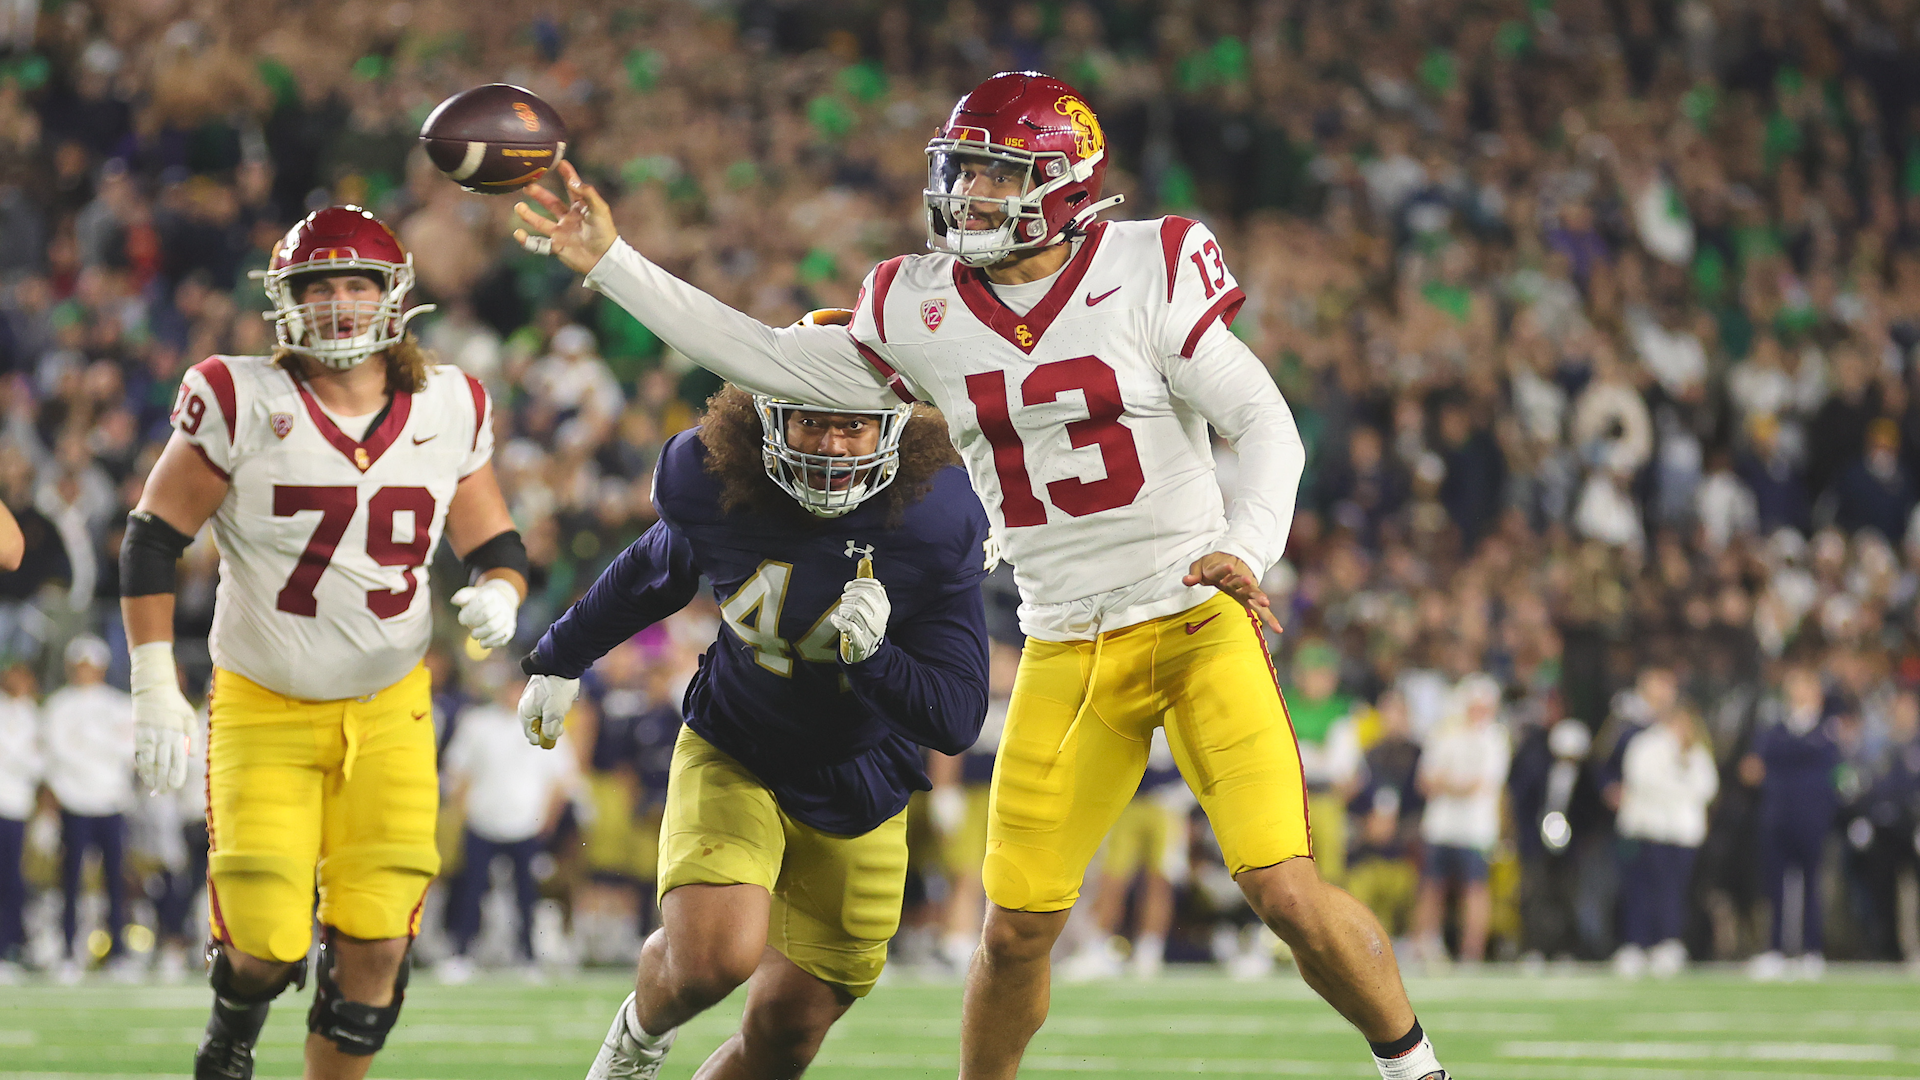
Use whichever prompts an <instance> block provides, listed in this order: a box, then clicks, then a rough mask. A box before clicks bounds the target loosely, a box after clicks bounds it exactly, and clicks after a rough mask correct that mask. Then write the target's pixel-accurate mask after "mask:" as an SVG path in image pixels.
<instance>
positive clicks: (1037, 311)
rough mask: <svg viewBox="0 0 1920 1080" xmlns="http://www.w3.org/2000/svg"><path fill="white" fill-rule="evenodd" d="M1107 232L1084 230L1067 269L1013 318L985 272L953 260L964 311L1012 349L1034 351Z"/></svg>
mask: <svg viewBox="0 0 1920 1080" xmlns="http://www.w3.org/2000/svg"><path fill="white" fill-rule="evenodd" d="M1106 232H1107V223H1106V222H1104V221H1102V222H1097V223H1095V224H1094V226H1093V227H1092V228H1090V229H1088V230H1087V239H1086V242H1085V243H1083V244H1081V245H1080V250H1079V251H1077V252H1075V253H1074V255H1073V258H1072V260H1070V261H1069V262H1068V263H1067V268H1066V269H1065V270H1064V271H1062V272H1061V274H1060V276H1059V278H1058V279H1056V280H1055V281H1054V283H1053V287H1052V288H1050V289H1048V290H1047V295H1045V296H1043V297H1041V298H1040V302H1039V303H1038V304H1035V305H1034V306H1033V310H1032V311H1029V312H1027V313H1026V314H1025V315H1015V314H1014V313H1013V309H1012V308H1010V307H1008V306H1007V305H1005V304H1003V303H1001V302H1000V298H999V297H997V296H995V295H994V294H993V290H992V289H990V288H988V287H987V277H986V274H985V272H984V271H981V270H979V269H977V268H975V267H971V266H968V265H967V264H966V263H963V262H959V261H957V260H956V261H955V262H954V264H953V283H954V285H955V287H957V288H958V289H959V290H960V299H962V300H964V301H966V302H967V309H968V310H969V311H972V312H973V317H974V318H976V319H979V320H980V321H981V322H983V323H986V324H987V325H988V326H989V327H991V328H993V331H994V332H995V333H997V334H999V335H1000V336H1001V337H1003V338H1006V339H1007V341H1008V342H1010V343H1011V344H1012V345H1013V347H1014V348H1016V349H1019V350H1020V351H1021V352H1023V353H1031V352H1033V347H1034V346H1035V345H1038V344H1040V339H1041V338H1042V337H1044V336H1045V335H1046V333H1047V327H1049V326H1052V325H1053V320H1054V318H1055V317H1056V316H1058V315H1059V314H1060V309H1061V308H1064V307H1066V306H1067V301H1068V300H1071V299H1073V294H1074V293H1075V292H1077V291H1079V288H1080V279H1082V278H1084V277H1086V276H1087V268H1088V267H1090V266H1092V265H1093V253H1094V252H1096V251H1098V250H1100V238H1101V237H1103V236H1105V235H1106Z"/></svg>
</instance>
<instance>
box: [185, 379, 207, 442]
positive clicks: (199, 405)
mask: <svg viewBox="0 0 1920 1080" xmlns="http://www.w3.org/2000/svg"><path fill="white" fill-rule="evenodd" d="M182 389H183V390H184V389H185V388H184V387H182ZM180 410H181V411H182V412H184V413H186V414H187V419H186V422H185V423H183V424H181V425H180V430H181V431H184V432H186V433H187V434H188V435H198V434H200V424H201V422H203V421H204V420H206V418H207V403H206V402H205V401H202V400H201V399H200V395H199V394H195V393H192V392H188V393H187V394H186V400H185V401H182V402H181V403H180Z"/></svg>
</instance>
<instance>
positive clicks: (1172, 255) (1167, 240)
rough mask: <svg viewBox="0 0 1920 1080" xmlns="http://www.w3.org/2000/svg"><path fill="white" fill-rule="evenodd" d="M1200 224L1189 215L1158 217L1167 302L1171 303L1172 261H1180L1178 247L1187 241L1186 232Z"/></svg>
mask: <svg viewBox="0 0 1920 1080" xmlns="http://www.w3.org/2000/svg"><path fill="white" fill-rule="evenodd" d="M1198 224H1200V223H1199V222H1197V221H1195V220H1193V219H1192V218H1190V217H1175V216H1173V215H1171V214H1170V215H1168V216H1166V217H1163V218H1161V219H1160V250H1161V251H1162V252H1163V253H1164V254H1165V255H1166V257H1167V303H1169V304H1171V303H1173V275H1174V265H1173V264H1174V263H1177V262H1179V261H1180V248H1181V247H1182V246H1184V245H1185V244H1186V242H1187V232H1188V230H1190V229H1192V228H1193V227H1194V226H1195V225H1198Z"/></svg>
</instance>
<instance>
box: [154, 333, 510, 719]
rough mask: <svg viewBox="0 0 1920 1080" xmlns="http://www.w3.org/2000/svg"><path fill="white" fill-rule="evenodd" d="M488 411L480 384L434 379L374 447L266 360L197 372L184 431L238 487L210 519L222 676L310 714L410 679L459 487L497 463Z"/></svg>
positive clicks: (188, 391)
mask: <svg viewBox="0 0 1920 1080" xmlns="http://www.w3.org/2000/svg"><path fill="white" fill-rule="evenodd" d="M490 409H491V406H490V404H489V402H488V400H487V393H486V390H485V389H484V388H482V387H481V385H480V383H479V382H478V381H476V380H475V379H473V377H472V376H469V375H465V374H463V373H462V372H461V371H460V370H459V369H457V368H454V367H451V366H446V365H441V366H436V367H431V368H429V369H428V370H427V383H426V387H425V389H423V390H421V391H420V392H418V393H404V392H403V393H397V394H395V395H393V399H392V402H391V404H389V405H388V407H387V409H386V411H385V412H384V413H383V414H381V415H380V416H379V417H378V418H377V422H376V423H374V424H373V425H372V427H371V428H370V429H369V430H367V431H365V432H364V435H363V434H362V433H360V432H347V431H342V430H341V428H340V427H339V425H337V424H335V423H334V421H333V419H332V418H330V417H329V416H328V415H327V413H326V412H325V411H324V410H323V409H322V408H321V407H320V403H319V401H318V400H317V399H316V398H315V397H314V395H313V393H312V391H311V390H309V389H308V388H307V387H305V386H304V385H302V384H301V383H299V382H297V381H296V380H295V379H294V378H293V377H292V376H291V375H290V374H289V373H288V372H287V371H286V370H285V369H283V368H281V367H279V366H277V365H275V364H274V363H273V362H272V361H271V360H270V359H269V358H267V357H264V356H214V357H210V358H208V359H207V360H205V361H202V362H201V363H199V364H197V365H195V366H194V368H193V369H192V370H191V371H189V372H188V373H187V375H186V377H185V378H184V379H183V380H181V384H180V393H179V397H178V398H177V399H176V401H175V404H174V410H173V415H172V423H173V426H174V429H175V430H176V431H178V432H179V433H180V434H181V435H182V436H183V437H184V438H185V439H186V440H187V441H188V443H190V444H191V445H192V446H193V448H194V449H195V450H197V451H199V453H200V455H201V456H202V457H203V458H205V459H206V462H207V464H208V465H210V466H212V467H213V469H214V471H216V472H218V473H219V474H220V475H221V476H222V477H224V478H225V479H226V480H227V481H228V482H229V484H230V485H231V486H230V487H229V488H228V490H227V497H226V499H225V500H224V501H222V502H221V504H220V508H219V509H218V510H217V511H215V513H214V516H213V535H214V540H215V542H216V543H217V544H218V545H219V548H220V588H219V592H218V594H217V596H216V599H215V605H214V615H213V633H212V635H211V638H210V641H209V644H210V645H211V647H212V651H213V662H214V664H215V665H216V666H218V667H221V668H224V669H226V670H228V671H231V672H233V673H235V674H237V675H242V676H245V677H246V678H248V679H250V680H252V681H253V682H255V683H258V684H259V685H261V686H264V687H266V688H267V689H269V690H272V691H274V692H276V693H279V694H284V695H286V696H287V697H291V698H299V699H303V700H309V701H331V700H336V699H340V698H353V697H363V696H365V695H367V694H372V693H375V692H377V691H379V690H382V689H385V688H386V687H388V686H391V685H393V684H394V683H396V682H398V681H400V679H401V678H402V677H403V676H405V675H406V674H407V672H409V671H411V670H412V669H413V667H414V665H416V664H418V663H419V662H420V658H421V656H423V655H424V654H425V653H426V649H427V643H428V639H429V638H430V636H431V634H432V630H433V610H432V604H431V601H430V599H429V597H428V591H429V590H428V585H427V573H426V564H427V562H428V561H429V560H430V559H431V558H432V556H433V551H434V549H435V548H436V547H437V546H438V545H439V543H440V531H441V527H442V526H443V525H444V524H445V522H446V516H447V507H448V505H449V504H450V503H451V502H452V501H453V496H454V490H455V489H456V488H457V487H458V485H459V483H460V481H461V479H463V478H464V477H466V476H467V475H468V474H470V473H472V472H474V471H475V470H477V469H479V468H480V467H481V466H483V465H485V464H486V463H487V461H488V459H489V458H491V457H492V455H493V434H492V430H491V428H492V425H491V423H490V420H491V416H490ZM349 426H350V427H358V426H359V422H353V423H350V425H349Z"/></svg>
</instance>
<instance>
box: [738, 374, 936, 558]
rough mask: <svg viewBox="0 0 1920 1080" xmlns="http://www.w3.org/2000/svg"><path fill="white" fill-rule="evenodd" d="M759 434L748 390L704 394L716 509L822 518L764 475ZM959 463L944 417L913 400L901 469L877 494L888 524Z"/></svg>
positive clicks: (903, 438) (796, 520)
mask: <svg viewBox="0 0 1920 1080" xmlns="http://www.w3.org/2000/svg"><path fill="white" fill-rule="evenodd" d="M762 437H763V434H762V431H761V427H760V414H759V412H758V411H757V410H755V409H754V407H753V395H752V394H749V393H747V392H746V391H745V390H742V389H740V388H739V387H737V386H735V385H733V384H732V383H728V384H726V385H725V386H722V387H721V388H720V390H719V391H718V392H717V393H715V394H714V395H713V396H712V397H710V398H708V399H707V415H706V417H705V418H704V419H702V420H701V422H700V445H702V446H704V447H706V448H707V471H708V472H709V473H712V474H713V475H714V476H715V477H717V478H719V480H720V509H721V510H723V511H732V510H735V509H739V508H742V507H744V508H747V509H750V510H755V511H758V512H760V513H763V514H769V515H772V516H775V517H781V518H786V519H788V520H790V521H792V522H794V523H796V524H798V523H801V522H816V523H819V522H823V520H824V519H821V518H817V517H815V516H813V515H812V514H810V513H808V512H807V511H806V509H805V508H803V507H802V506H801V505H800V504H799V503H797V502H795V501H794V500H793V497H792V496H790V495H788V494H787V493H786V492H784V491H781V490H780V488H779V486H778V485H776V484H775V483H774V482H773V478H772V477H770V476H768V475H767V470H766V468H765V467H764V466H763V465H762V464H761V461H760V447H761V439H762ZM958 464H960V455H958V454H956V453H954V451H953V444H952V443H950V442H948V441H947V422H946V420H945V419H944V418H943V417H942V416H941V415H940V412H939V410H937V409H934V408H932V407H930V406H926V405H915V406H914V407H913V416H912V417H911V418H910V419H908V421H907V427H906V430H905V431H903V432H902V433H901V435H900V471H899V473H898V474H896V475H895V476H894V479H893V483H892V484H891V485H889V486H888V487H887V489H886V490H885V491H882V492H881V493H880V494H879V495H878V496H876V498H878V499H879V500H880V501H881V502H882V503H883V504H884V505H885V506H886V508H887V526H888V528H892V527H895V526H897V525H899V524H900V522H901V520H902V519H903V518H905V516H906V513H907V508H908V507H909V506H912V505H913V504H914V503H917V502H919V501H920V500H921V498H923V497H924V496H925V495H926V493H927V491H928V490H929V489H931V488H932V487H933V478H934V475H935V474H936V473H938V472H939V471H940V470H941V469H944V468H946V467H947V466H948V465H958Z"/></svg>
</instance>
